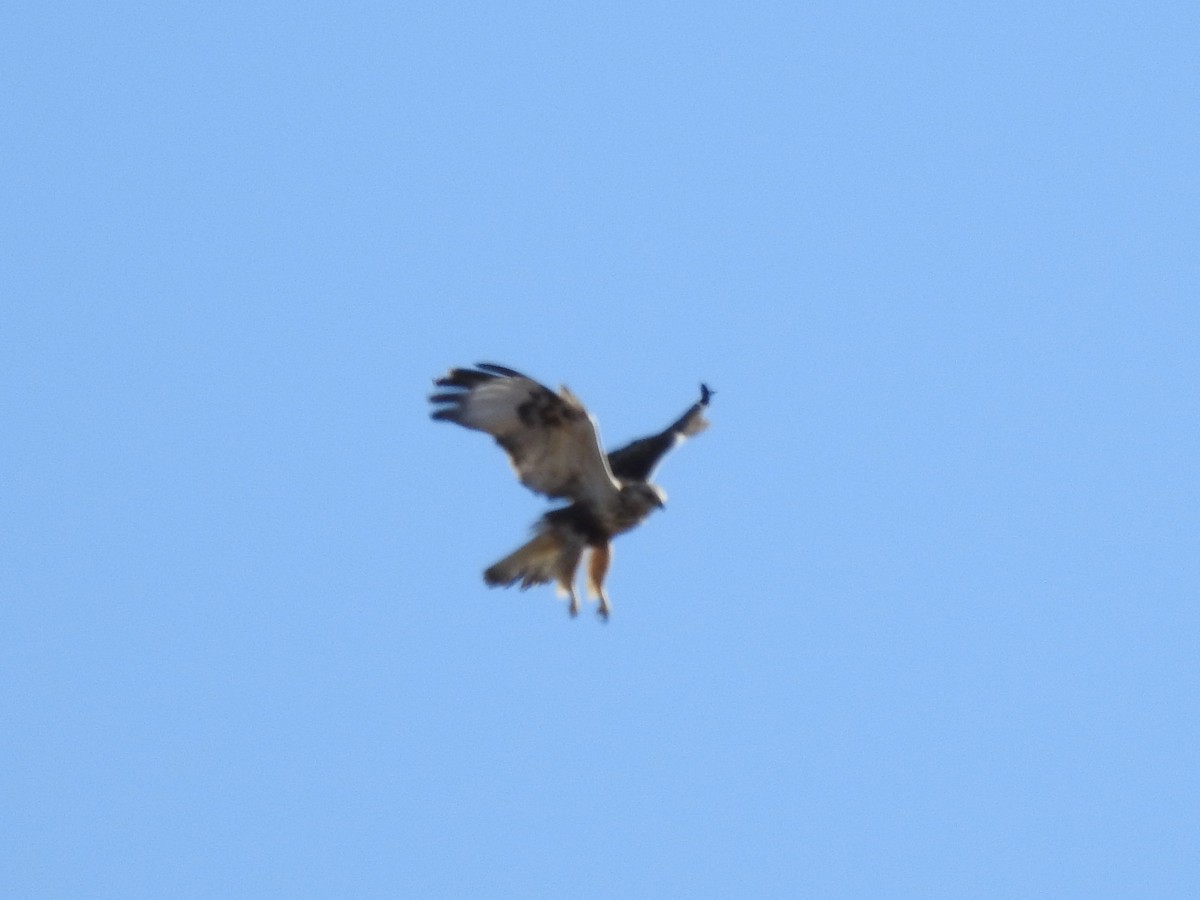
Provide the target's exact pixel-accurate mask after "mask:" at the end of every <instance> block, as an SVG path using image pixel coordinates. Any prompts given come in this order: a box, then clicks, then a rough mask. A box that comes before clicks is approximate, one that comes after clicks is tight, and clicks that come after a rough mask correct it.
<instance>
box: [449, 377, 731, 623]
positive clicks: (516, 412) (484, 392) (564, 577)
mask: <svg viewBox="0 0 1200 900" xmlns="http://www.w3.org/2000/svg"><path fill="white" fill-rule="evenodd" d="M435 384H436V385H437V386H438V387H439V388H444V389H446V390H444V391H442V392H440V393H437V394H434V395H433V396H432V397H430V400H431V401H432V402H433V403H434V404H435V407H436V408H435V410H434V412H433V414H432V415H433V418H434V419H438V420H444V421H449V422H455V423H456V424H459V425H462V426H463V427H465V428H471V429H474V430H476V431H482V432H485V433H487V434H490V435H492V437H494V438H495V439H496V442H497V443H498V444H500V446H501V447H503V448H504V450H505V452H506V453H508V456H509V461H510V462H511V463H512V466H513V469H514V470H515V471H516V474H517V477H518V478H519V479H520V481H521V483H522V484H524V485H525V486H526V487H528V488H529V489H530V490H533V491H535V492H537V493H540V494H544V495H545V496H547V497H550V498H552V499H566V500H570V501H571V502H570V503H569V504H568V505H567V506H562V507H559V508H556V509H552V510H550V511H549V512H547V513H546V514H545V515H544V516H542V517H541V519H539V520H538V522H537V524H536V525H535V526H534V530H535V534H534V537H533V539H532V540H530V541H529V542H527V543H526V544H524V545H523V546H521V547H519V548H518V549H517V550H515V551H514V552H513V553H511V554H509V555H508V556H506V557H505V558H504V559H502V560H500V561H499V562H497V563H496V564H495V565H493V566H491V567H489V568H488V569H487V570H486V571H485V572H484V576H483V577H484V580H485V581H486V582H487V583H488V584H489V585H502V586H505V587H507V586H510V585H513V584H517V583H518V582H519V583H520V586H521V588H522V589H525V588H528V587H530V586H532V585H535V584H548V583H551V582H554V583H556V584H557V586H558V589H559V591H560V593H562V594H564V595H565V596H567V597H569V598H570V611H571V614H572V615H575V614H576V613H577V612H578V610H579V600H578V596H577V594H576V592H575V586H574V583H575V572H576V570H577V569H578V567H579V563H580V560H581V559H582V556H583V553H584V551H585V550H588V551H590V558H589V562H588V569H587V586H588V593H589V595H590V596H593V597H595V598H596V599H597V600H599V613H600V615H601V616H602V617H603V618H605V619H607V618H608V615H609V612H610V608H611V605H610V602H609V599H608V595H607V594H606V593H605V591H604V577H605V574H606V573H607V571H608V565H609V562H610V560H611V556H612V550H611V541H612V539H613V538H614V537H616V536H617V535H618V534H622V533H624V532H626V531H629V530H630V529H631V528H634V527H636V526H637V525H638V524H639V523H641V522H642V521H643V520H644V519H645V518H646V517H647V516H648V515H650V513H651V512H653V511H654V510H655V509H659V508H662V506H663V504H664V501H665V497H664V495H663V492H662V491H661V490H660V489H659V488H657V487H656V486H655V485H653V484H651V483H650V481H649V478H650V474H651V472H652V471H653V469H654V468H655V466H656V465H657V464H658V462H659V460H660V459H661V458H662V457H663V455H664V454H665V453H666V452H667V451H668V450H669V449H670V448H671V447H673V446H674V445H675V444H676V443H678V442H679V441H680V440H682V439H683V438H686V437H689V436H691V435H694V434H698V433H699V432H701V431H703V430H704V429H705V428H707V427H708V421H707V420H706V419H705V418H704V408H705V407H706V406H708V401H709V397H710V396H711V395H712V392H711V391H710V390H709V389H708V388H707V387H706V386H704V385H701V387H700V390H701V397H700V400H699V402H697V403H695V404H693V405H692V407H691V408H690V409H689V410H688V411H687V412H686V413H684V414H683V416H681V417H680V418H679V419H678V420H677V421H675V422H674V423H672V424H671V425H670V426H668V427H667V428H666V429H665V430H664V431H662V432H659V433H658V434H654V435H651V436H649V437H646V438H642V439H641V440H637V441H634V442H633V443H631V444H628V445H627V446H625V447H622V448H620V449H619V450H615V451H613V452H612V453H609V454H605V453H604V451H603V449H602V448H601V446H600V440H599V436H598V433H597V430H596V425H595V422H594V421H593V420H592V418H591V416H590V415H589V414H588V412H587V410H586V409H585V408H584V406H583V404H582V403H580V402H579V400H578V399H577V398H576V397H575V396H574V395H573V394H572V393H571V392H570V391H569V390H567V389H566V388H565V387H563V388H560V389H559V390H558V392H557V393H556V392H554V391H551V390H550V389H549V388H547V387H545V386H543V385H541V384H539V383H538V382H536V381H533V380H532V379H530V378H527V377H526V376H524V375H522V374H521V373H519V372H516V371H514V370H513V369H508V368H505V367H503V366H497V365H493V364H489V363H480V364H479V365H478V366H477V367H476V368H474V369H451V370H450V371H449V372H448V373H447V374H446V375H445V377H443V378H439V379H437V380H436V381H435Z"/></svg>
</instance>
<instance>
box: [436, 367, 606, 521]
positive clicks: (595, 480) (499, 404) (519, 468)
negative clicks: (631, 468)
mask: <svg viewBox="0 0 1200 900" xmlns="http://www.w3.org/2000/svg"><path fill="white" fill-rule="evenodd" d="M434 384H436V385H437V386H438V387H440V388H446V389H447V390H445V391H443V392H441V393H437V394H434V395H433V396H432V397H430V398H429V399H430V402H432V403H433V404H434V405H435V407H436V408H435V409H434V411H433V413H432V416H433V418H434V419H440V420H444V421H447V422H456V423H457V424H459V425H462V426H463V427H464V428H472V429H474V430H476V431H482V432H485V433H486V434H490V435H491V436H492V437H494V438H495V439H496V443H498V444H499V445H500V446H501V447H503V448H504V450H505V452H506V453H508V458H509V461H510V462H511V463H512V466H513V469H515V470H516V473H517V477H518V478H519V479H520V480H521V483H522V484H523V485H525V486H526V487H527V488H529V489H530V490H533V491H537V492H538V493H539V494H545V495H546V496H547V497H566V498H570V499H572V500H583V501H587V502H590V503H603V502H604V501H611V500H612V498H613V497H614V495H615V494H616V492H617V491H619V490H620V484H619V483H618V482H617V481H616V479H614V478H613V474H612V470H610V469H609V467H608V462H607V461H606V460H605V457H604V451H603V450H602V449H601V447H600V439H599V436H598V435H597V433H596V423H595V422H593V421H592V417H591V416H590V415H588V412H587V410H586V409H584V408H583V404H581V403H580V402H579V400H577V399H576V398H575V396H574V395H573V394H572V393H571V392H570V391H568V390H567V389H566V388H561V389H560V390H559V392H558V393H557V394H556V393H554V392H553V391H551V390H550V389H549V388H547V387H545V386H544V385H541V384H538V383H537V382H536V381H534V380H533V379H531V378H527V377H526V376H524V375H522V374H521V373H520V372H516V371H514V370H512V369H508V368H505V367H504V366H497V365H493V364H491V363H479V364H478V365H477V366H476V368H474V369H451V370H450V371H449V372H448V373H447V374H446V375H445V377H443V378H439V379H437V381H435V382H434Z"/></svg>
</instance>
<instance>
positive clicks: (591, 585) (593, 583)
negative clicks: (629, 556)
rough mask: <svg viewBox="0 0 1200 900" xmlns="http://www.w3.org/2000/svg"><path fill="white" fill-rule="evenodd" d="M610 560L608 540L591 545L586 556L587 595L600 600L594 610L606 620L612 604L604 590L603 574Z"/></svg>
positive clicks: (605, 572) (610, 553) (606, 571)
mask: <svg viewBox="0 0 1200 900" xmlns="http://www.w3.org/2000/svg"><path fill="white" fill-rule="evenodd" d="M611 560H612V544H611V543H608V542H605V543H603V544H600V545H598V546H594V547H592V552H591V555H590V556H589V557H588V595H589V596H592V597H595V598H597V599H598V600H599V601H600V606H599V608H598V609H597V610H596V612H597V613H599V614H600V618H602V619H603V620H604V621H606V622H607V621H608V616H609V613H611V612H612V605H611V604H610V603H609V602H608V594H606V593H605V592H604V576H605V575H607V574H608V564H609V562H610V561H611Z"/></svg>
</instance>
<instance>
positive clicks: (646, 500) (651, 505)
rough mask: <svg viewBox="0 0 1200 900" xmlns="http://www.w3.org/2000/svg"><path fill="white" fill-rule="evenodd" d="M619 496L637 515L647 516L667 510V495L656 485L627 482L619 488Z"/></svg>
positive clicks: (645, 482) (643, 482)
mask: <svg viewBox="0 0 1200 900" xmlns="http://www.w3.org/2000/svg"><path fill="white" fill-rule="evenodd" d="M621 496H622V498H623V499H624V500H625V502H626V503H627V504H628V505H630V506H631V507H633V508H634V510H635V511H636V512H637V513H638V515H642V516H645V515H649V514H650V513H651V512H652V511H654V510H656V509H666V508H667V495H666V492H665V491H663V489H662V488H660V487H659V486H658V485H655V484H651V483H650V482H648V481H628V482H626V483H625V484H624V485H623V486H622V487H621Z"/></svg>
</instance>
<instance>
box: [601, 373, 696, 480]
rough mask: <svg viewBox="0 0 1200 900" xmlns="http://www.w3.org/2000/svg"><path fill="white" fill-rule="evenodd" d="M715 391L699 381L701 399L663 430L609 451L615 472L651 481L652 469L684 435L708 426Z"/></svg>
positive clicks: (627, 477) (633, 478)
mask: <svg viewBox="0 0 1200 900" xmlns="http://www.w3.org/2000/svg"><path fill="white" fill-rule="evenodd" d="M714 393H716V391H712V390H709V388H708V385H706V384H702V385H700V399H699V400H698V401H696V402H695V403H693V404H692V406H691V408H690V409H688V411H687V412H685V413H684V414H683V415H682V416H680V417H679V418H678V419H676V420H675V421H674V422H672V423H671V424H670V425H668V426H667V427H666V428H665V429H664V430H662V431H660V432H659V433H658V434H652V435H650V436H649V437H644V438H641V439H640V440H636V441H634V442H632V443H630V444H626V445H625V446H624V447H621V448H620V449H619V450H614V451H613V452H612V453H610V454H608V465H609V468H611V469H612V472H613V474H614V475H616V476H617V477H618V478H624V479H626V480H629V481H648V480H649V479H650V473H651V472H653V471H654V468H655V466H657V465H658V463H659V461H660V460H662V458H663V457H664V456H665V455H666V453H667V451H668V450H670V449H671V448H672V447H674V446H675V445H676V444H678V443H679V442H680V441H682V440H683V439H684V438H688V437H691V436H692V435H694V434H699V433H700V432H701V431H703V430H704V429H705V428H707V427H708V419H706V418H704V408H705V407H706V406H708V400H709V398H710V397H712V395H713V394H714Z"/></svg>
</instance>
